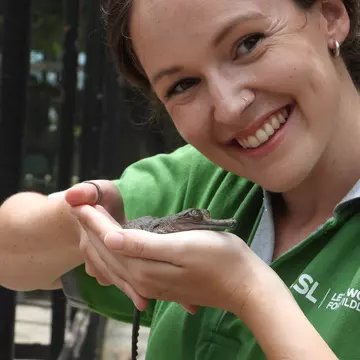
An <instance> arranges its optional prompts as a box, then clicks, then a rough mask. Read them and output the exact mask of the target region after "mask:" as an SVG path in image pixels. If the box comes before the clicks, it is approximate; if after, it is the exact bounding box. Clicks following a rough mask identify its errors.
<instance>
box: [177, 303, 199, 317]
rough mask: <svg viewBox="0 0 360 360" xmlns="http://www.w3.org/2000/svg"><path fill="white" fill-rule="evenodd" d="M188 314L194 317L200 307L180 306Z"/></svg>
mask: <svg viewBox="0 0 360 360" xmlns="http://www.w3.org/2000/svg"><path fill="white" fill-rule="evenodd" d="M180 305H181V306H182V307H183V308H184V309H185V310H186V311H187V312H189V313H190V314H192V315H195V314H196V313H197V311H198V310H199V307H198V306H197V305H188V304H180Z"/></svg>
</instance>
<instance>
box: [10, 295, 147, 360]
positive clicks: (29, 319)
mask: <svg viewBox="0 0 360 360" xmlns="http://www.w3.org/2000/svg"><path fill="white" fill-rule="evenodd" d="M50 324H51V311H50V309H49V307H48V305H46V302H45V303H44V307H38V306H30V305H18V306H17V311H16V326H15V341H16V342H17V343H35V342H36V343H40V344H44V345H46V344H49V342H50V326H51V325H50ZM148 333H149V330H148V329H147V328H141V329H140V336H139V357H138V359H139V360H144V359H145V350H146V343H147V339H148ZM130 350H131V325H130V324H122V323H119V322H116V321H113V320H109V321H108V324H107V328H106V332H105V343H104V350H103V356H102V360H130Z"/></svg>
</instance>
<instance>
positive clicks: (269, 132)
mask: <svg viewBox="0 0 360 360" xmlns="http://www.w3.org/2000/svg"><path fill="white" fill-rule="evenodd" d="M264 130H265V132H266V134H267V135H268V136H271V135H273V134H274V132H275V130H274V128H273V127H272V126H271V125H270V124H265V126H264Z"/></svg>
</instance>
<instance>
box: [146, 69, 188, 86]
mask: <svg viewBox="0 0 360 360" xmlns="http://www.w3.org/2000/svg"><path fill="white" fill-rule="evenodd" d="M183 68H184V67H183V66H172V67H170V68H168V69H163V70H160V71H158V72H157V73H156V74H155V75H154V76H153V77H152V80H151V82H152V83H153V84H154V85H155V84H156V83H157V82H158V81H159V80H160V79H161V78H163V77H164V76H169V75H173V74H176V73H178V72H180V71H181V70H183Z"/></svg>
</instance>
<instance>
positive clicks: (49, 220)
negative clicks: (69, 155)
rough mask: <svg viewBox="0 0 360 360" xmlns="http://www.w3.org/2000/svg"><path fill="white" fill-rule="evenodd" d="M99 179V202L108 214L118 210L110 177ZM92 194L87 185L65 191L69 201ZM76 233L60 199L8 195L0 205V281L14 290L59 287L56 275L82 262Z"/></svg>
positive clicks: (91, 198) (78, 230)
mask: <svg viewBox="0 0 360 360" xmlns="http://www.w3.org/2000/svg"><path fill="white" fill-rule="evenodd" d="M99 183H100V184H101V187H102V189H103V193H104V196H103V205H104V206H105V207H107V208H109V209H110V210H112V211H113V213H114V212H116V211H118V210H119V209H117V208H116V207H121V209H122V202H121V197H120V193H119V191H118V190H117V188H116V186H115V185H114V184H113V183H111V182H110V181H99ZM68 198H69V199H68ZM96 198H97V192H96V189H95V187H94V186H92V185H91V184H80V185H77V186H76V187H74V188H73V189H72V190H71V192H70V193H68V195H67V200H68V201H69V202H72V203H87V204H94V202H95V201H96ZM115 203H116V204H119V206H114V204H115ZM81 234H82V230H81V227H80V226H79V223H78V221H77V220H76V219H75V218H74V217H73V216H72V215H71V214H70V213H69V205H68V203H67V202H66V201H65V199H64V198H62V197H54V198H48V197H47V196H44V195H41V194H37V193H19V194H16V195H14V196H12V197H10V198H9V199H7V200H6V201H5V202H4V203H3V205H2V206H1V207H0V264H1V266H0V268H1V271H0V285H2V286H5V287H8V288H10V289H15V290H33V289H53V288H57V287H60V282H59V280H58V279H59V277H60V276H61V275H63V274H64V273H66V272H67V271H69V270H71V269H72V268H74V267H76V266H77V265H79V264H81V263H82V262H83V260H82V256H81V254H80V251H79V241H80V236H81Z"/></svg>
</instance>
